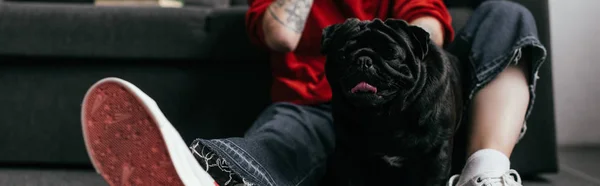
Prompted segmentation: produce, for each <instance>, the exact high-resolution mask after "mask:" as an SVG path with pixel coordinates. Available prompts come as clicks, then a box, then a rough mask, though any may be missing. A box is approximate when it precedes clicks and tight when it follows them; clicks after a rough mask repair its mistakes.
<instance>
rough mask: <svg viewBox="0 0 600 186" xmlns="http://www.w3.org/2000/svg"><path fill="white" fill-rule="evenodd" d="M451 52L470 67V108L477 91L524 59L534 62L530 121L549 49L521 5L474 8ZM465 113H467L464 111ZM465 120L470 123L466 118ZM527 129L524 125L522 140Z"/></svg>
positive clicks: (496, 1) (497, 1)
mask: <svg viewBox="0 0 600 186" xmlns="http://www.w3.org/2000/svg"><path fill="white" fill-rule="evenodd" d="M447 49H448V51H449V52H450V53H452V54H454V55H456V56H457V57H458V58H459V59H460V60H461V61H465V62H467V61H468V63H464V64H467V65H469V66H468V67H465V70H466V73H465V74H466V75H467V76H468V77H467V78H466V79H465V81H466V82H465V84H466V85H467V89H468V90H467V92H466V93H467V95H465V96H467V99H466V100H468V103H467V107H465V108H468V106H469V105H470V102H471V101H472V99H473V96H474V95H475V93H477V91H479V90H480V89H481V88H483V87H484V86H485V85H486V84H487V83H489V82H490V81H491V80H493V79H494V78H495V77H496V76H497V75H498V74H500V72H502V71H503V70H504V69H506V67H508V66H509V65H511V64H516V62H518V61H519V60H520V59H521V57H523V56H526V57H528V58H527V59H528V61H529V62H530V63H531V66H530V68H529V69H530V73H529V77H528V79H529V80H528V81H529V89H530V102H529V106H528V109H527V113H526V115H525V119H527V118H528V117H529V115H530V113H531V109H532V108H533V103H534V100H535V85H536V82H537V79H538V78H539V77H538V76H537V73H538V71H539V68H540V67H541V65H542V64H543V62H544V60H545V58H546V49H545V48H544V46H543V45H542V44H541V42H540V41H539V39H538V33H537V28H536V24H535V20H534V18H533V16H532V15H531V13H530V12H529V10H527V9H526V8H525V7H523V6H522V5H520V4H517V3H514V2H510V1H505V0H487V1H484V2H483V3H482V4H481V5H479V7H477V8H476V9H475V11H474V12H473V14H472V16H471V17H470V19H469V20H468V21H467V24H466V25H465V27H464V28H462V29H461V30H459V31H458V35H457V37H456V39H455V41H454V42H453V43H451V44H450V45H449V46H448V48H447ZM465 113H466V112H465ZM463 121H468V120H466V119H463ZM526 129H527V126H526V125H525V124H524V125H523V129H522V130H521V136H520V138H521V137H523V135H524V134H525V131H526Z"/></svg>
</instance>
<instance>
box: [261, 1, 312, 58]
mask: <svg viewBox="0 0 600 186" xmlns="http://www.w3.org/2000/svg"><path fill="white" fill-rule="evenodd" d="M312 4H313V0H275V1H274V2H273V3H271V5H269V8H268V9H267V12H266V14H265V16H264V17H263V20H262V21H263V31H264V34H265V42H266V43H267V45H268V46H269V48H271V49H272V50H275V51H280V52H290V51H293V50H295V49H296V46H298V42H299V41H300V36H301V35H302V31H303V30H304V24H305V23H306V18H307V17H308V13H309V12H310V8H311V7H312Z"/></svg>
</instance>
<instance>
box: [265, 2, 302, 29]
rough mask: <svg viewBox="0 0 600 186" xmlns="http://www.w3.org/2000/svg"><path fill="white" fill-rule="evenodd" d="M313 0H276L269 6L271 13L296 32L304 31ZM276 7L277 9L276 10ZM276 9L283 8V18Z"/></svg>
mask: <svg viewBox="0 0 600 186" xmlns="http://www.w3.org/2000/svg"><path fill="white" fill-rule="evenodd" d="M312 1H313V0H276V1H275V2H274V5H273V6H271V7H269V13H270V14H271V16H273V18H274V19H275V20H276V21H277V22H279V23H280V24H282V25H283V26H285V27H287V28H289V29H290V30H292V31H294V32H296V33H302V31H303V30H304V25H305V23H306V18H307V17H308V13H309V12H310V8H311V6H312ZM274 9H275V10H274ZM276 10H283V15H282V17H285V18H281V17H279V16H277V14H276V13H275V12H276Z"/></svg>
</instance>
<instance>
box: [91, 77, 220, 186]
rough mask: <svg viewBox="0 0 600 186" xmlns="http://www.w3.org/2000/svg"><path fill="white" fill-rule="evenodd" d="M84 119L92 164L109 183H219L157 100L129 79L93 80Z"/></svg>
mask: <svg viewBox="0 0 600 186" xmlns="http://www.w3.org/2000/svg"><path fill="white" fill-rule="evenodd" d="M81 124H82V130H83V136H84V141H85V146H86V149H87V152H88V155H89V156H90V159H91V162H92V165H93V166H94V168H95V169H96V172H98V173H99V174H100V175H102V177H103V178H104V179H105V180H106V181H107V182H108V184H110V185H177V186H179V185H188V186H215V185H217V186H218V184H217V183H216V182H215V181H214V180H213V178H212V177H211V176H210V175H209V174H208V173H207V172H206V171H204V169H202V167H201V166H200V165H199V163H198V162H197V161H196V159H195V158H194V156H193V154H192V152H190V150H189V148H188V146H187V145H186V143H185V142H184V141H183V139H182V138H181V136H180V135H179V133H178V132H177V131H176V130H175V128H174V127H173V126H172V125H171V123H170V122H169V121H168V120H167V118H166V117H165V116H164V115H163V113H162V112H161V111H160V109H159V108H158V105H157V104H156V102H154V100H152V99H151V98H150V97H148V96H147V95H146V94H145V93H144V92H142V91H141V90H140V89H138V88H137V87H135V86H134V85H133V84H131V83H129V82H126V81H124V80H122V79H118V78H105V79H102V80H100V81H99V82H97V83H95V84H94V85H93V86H92V87H91V88H90V89H89V90H88V91H87V93H86V95H85V97H84V100H83V105H82V111H81Z"/></svg>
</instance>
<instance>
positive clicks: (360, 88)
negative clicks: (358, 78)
mask: <svg viewBox="0 0 600 186" xmlns="http://www.w3.org/2000/svg"><path fill="white" fill-rule="evenodd" d="M350 92H352V93H356V92H372V93H377V87H374V86H373V85H369V84H368V83H366V82H364V81H363V82H360V83H358V84H357V85H356V86H354V88H352V90H350Z"/></svg>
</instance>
